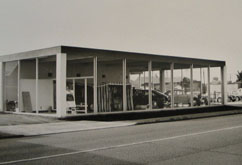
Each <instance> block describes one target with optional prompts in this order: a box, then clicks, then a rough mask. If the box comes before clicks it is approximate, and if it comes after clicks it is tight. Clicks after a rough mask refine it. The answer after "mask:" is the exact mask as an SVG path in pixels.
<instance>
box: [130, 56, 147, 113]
mask: <svg viewBox="0 0 242 165" xmlns="http://www.w3.org/2000/svg"><path fill="white" fill-rule="evenodd" d="M126 63H127V64H126V68H127V79H126V95H127V110H148V109H149V90H148V82H149V77H148V76H149V74H148V61H146V60H131V59H127V61H126Z"/></svg>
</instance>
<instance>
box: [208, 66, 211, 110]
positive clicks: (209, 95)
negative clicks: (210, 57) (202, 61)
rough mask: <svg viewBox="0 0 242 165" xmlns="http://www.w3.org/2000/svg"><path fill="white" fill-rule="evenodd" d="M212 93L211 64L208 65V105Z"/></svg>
mask: <svg viewBox="0 0 242 165" xmlns="http://www.w3.org/2000/svg"><path fill="white" fill-rule="evenodd" d="M210 97H211V94H210V65H209V66H208V105H210V104H211V98H210Z"/></svg>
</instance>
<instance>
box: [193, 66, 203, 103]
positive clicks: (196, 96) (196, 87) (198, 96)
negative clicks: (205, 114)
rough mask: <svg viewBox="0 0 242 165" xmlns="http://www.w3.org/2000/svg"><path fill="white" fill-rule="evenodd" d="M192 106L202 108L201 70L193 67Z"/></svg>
mask: <svg viewBox="0 0 242 165" xmlns="http://www.w3.org/2000/svg"><path fill="white" fill-rule="evenodd" d="M193 106H202V69H201V68H200V67H195V66H194V67H193Z"/></svg>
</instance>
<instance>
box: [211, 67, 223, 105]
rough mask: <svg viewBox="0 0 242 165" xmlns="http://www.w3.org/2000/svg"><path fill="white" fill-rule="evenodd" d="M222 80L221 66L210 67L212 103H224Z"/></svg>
mask: <svg viewBox="0 0 242 165" xmlns="http://www.w3.org/2000/svg"><path fill="white" fill-rule="evenodd" d="M221 90H222V81H221V69H220V67H211V68H210V98H211V104H212V105H219V104H221V103H222V93H221V92H222V91H221Z"/></svg>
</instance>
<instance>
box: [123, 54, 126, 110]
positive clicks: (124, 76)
mask: <svg viewBox="0 0 242 165" xmlns="http://www.w3.org/2000/svg"><path fill="white" fill-rule="evenodd" d="M126 69H127V68H126V58H124V59H123V111H127V90H126V87H127V85H126V74H127V72H126Z"/></svg>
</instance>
